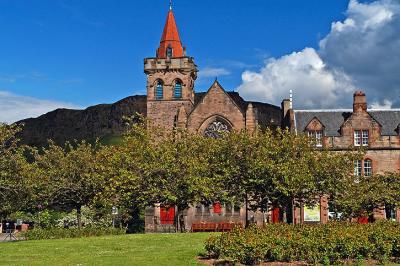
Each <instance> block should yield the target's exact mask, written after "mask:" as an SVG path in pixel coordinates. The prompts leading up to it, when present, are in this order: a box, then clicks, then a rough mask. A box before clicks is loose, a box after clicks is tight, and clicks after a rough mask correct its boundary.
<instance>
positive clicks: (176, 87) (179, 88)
mask: <svg viewBox="0 0 400 266" xmlns="http://www.w3.org/2000/svg"><path fill="white" fill-rule="evenodd" d="M182 88H183V83H182V81H180V80H176V81H175V85H174V99H182ZM177 92H178V93H177Z"/></svg>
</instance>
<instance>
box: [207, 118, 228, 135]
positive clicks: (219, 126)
mask: <svg viewBox="0 0 400 266" xmlns="http://www.w3.org/2000/svg"><path fill="white" fill-rule="evenodd" d="M229 131H230V126H229V125H228V124H226V123H225V122H223V121H219V120H216V121H214V122H212V123H211V124H209V125H208V126H207V128H206V130H204V136H206V137H209V138H220V137H222V135H223V134H224V133H226V132H229Z"/></svg>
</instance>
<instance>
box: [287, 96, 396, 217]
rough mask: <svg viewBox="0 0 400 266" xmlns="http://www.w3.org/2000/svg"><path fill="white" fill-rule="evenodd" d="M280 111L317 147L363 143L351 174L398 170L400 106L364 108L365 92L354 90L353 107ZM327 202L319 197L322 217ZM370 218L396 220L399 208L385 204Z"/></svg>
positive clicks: (349, 146) (336, 147)
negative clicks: (363, 150) (375, 108)
mask: <svg viewBox="0 0 400 266" xmlns="http://www.w3.org/2000/svg"><path fill="white" fill-rule="evenodd" d="M284 102H288V101H287V100H286V101H284ZM286 106H288V104H286ZM284 112H285V121H286V123H287V124H288V125H289V127H290V128H291V129H292V130H293V131H294V132H296V133H298V134H308V135H309V136H312V137H314V138H315V139H316V143H317V148H318V147H320V148H322V147H325V148H329V149H331V150H334V151H342V150H348V149H353V148H354V147H363V148H364V149H365V150H366V154H365V157H364V158H363V160H360V161H356V162H355V164H354V174H355V175H365V176H371V175H374V174H384V173H385V172H398V171H400V109H388V110H374V109H371V110H368V108H367V98H366V95H365V93H363V92H362V91H357V92H355V93H354V99H353V109H328V110H293V109H290V108H289V109H286V110H285V109H284ZM327 204H328V202H327V200H326V199H323V200H321V220H322V221H323V220H324V219H327V218H328V208H327V206H328V205H327ZM300 213H301V212H298V214H297V215H300ZM303 215H304V212H303ZM373 218H374V219H392V220H397V221H400V210H395V209H394V208H390V207H389V206H386V208H385V209H383V210H377V211H376V212H375V214H374V217H373Z"/></svg>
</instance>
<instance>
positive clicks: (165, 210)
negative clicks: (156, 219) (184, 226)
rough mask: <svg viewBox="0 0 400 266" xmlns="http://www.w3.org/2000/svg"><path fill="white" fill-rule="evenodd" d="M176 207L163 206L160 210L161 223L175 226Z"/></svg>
mask: <svg viewBox="0 0 400 266" xmlns="http://www.w3.org/2000/svg"><path fill="white" fill-rule="evenodd" d="M174 220H175V206H161V208H160V223H161V224H174Z"/></svg>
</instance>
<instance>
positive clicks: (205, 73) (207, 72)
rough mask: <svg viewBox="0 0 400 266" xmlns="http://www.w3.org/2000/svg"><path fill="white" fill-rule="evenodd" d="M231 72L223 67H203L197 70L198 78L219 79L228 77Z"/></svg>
mask: <svg viewBox="0 0 400 266" xmlns="http://www.w3.org/2000/svg"><path fill="white" fill-rule="evenodd" d="M230 74H231V72H230V71H229V70H228V69H226V68H223V67H215V68H214V67H205V68H203V69H200V70H199V77H200V78H210V77H213V78H214V77H220V76H227V75H230Z"/></svg>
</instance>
